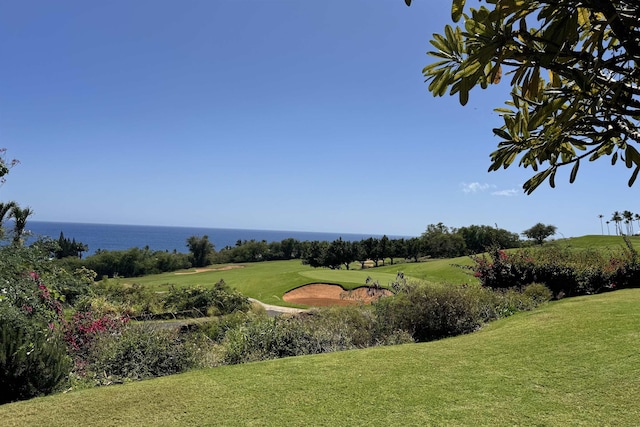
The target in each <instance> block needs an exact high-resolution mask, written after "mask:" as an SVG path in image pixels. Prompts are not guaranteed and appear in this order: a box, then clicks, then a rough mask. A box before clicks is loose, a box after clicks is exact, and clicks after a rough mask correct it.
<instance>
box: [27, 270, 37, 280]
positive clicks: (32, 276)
mask: <svg viewBox="0 0 640 427" xmlns="http://www.w3.org/2000/svg"><path fill="white" fill-rule="evenodd" d="M29 276H31V278H32V279H33V280H36V281H37V280H40V276H38V273H36V272H35V271H32V272H31V273H29Z"/></svg>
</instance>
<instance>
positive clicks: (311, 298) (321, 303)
mask: <svg viewBox="0 0 640 427" xmlns="http://www.w3.org/2000/svg"><path fill="white" fill-rule="evenodd" d="M389 295H392V293H391V291H389V290H387V289H379V288H370V287H360V288H356V289H353V290H351V291H346V290H344V288H343V287H342V286H340V285H328V284H325V283H313V284H311V285H305V286H301V287H299V288H297V289H294V290H292V291H289V292H287V293H286V294H284V295H283V297H282V299H284V300H285V301H287V302H290V303H293V304H302V305H309V306H312V307H325V306H330V305H353V304H369V303H371V301H375V300H377V299H378V298H380V297H381V296H389Z"/></svg>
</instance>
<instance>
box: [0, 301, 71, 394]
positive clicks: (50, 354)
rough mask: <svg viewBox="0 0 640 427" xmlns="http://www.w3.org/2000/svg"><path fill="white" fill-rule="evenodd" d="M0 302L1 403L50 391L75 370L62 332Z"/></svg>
mask: <svg viewBox="0 0 640 427" xmlns="http://www.w3.org/2000/svg"><path fill="white" fill-rule="evenodd" d="M30 314H31V313H28V312H24V311H23V310H22V309H18V308H16V307H12V306H9V305H8V304H2V303H0V384H2V387H0V404H3V403H7V402H12V401H16V400H23V399H30V398H32V397H36V396H41V395H45V394H49V393H51V392H53V391H55V390H56V389H57V388H58V387H59V386H60V384H61V383H62V382H63V381H64V380H65V379H66V377H67V376H68V374H69V372H70V370H71V359H70V358H69V357H68V355H67V352H66V347H65V345H64V342H63V341H62V340H61V339H60V336H59V334H58V333H56V332H55V331H53V330H52V329H49V328H47V327H43V325H42V324H41V323H40V322H34V321H33V319H31V318H30Z"/></svg>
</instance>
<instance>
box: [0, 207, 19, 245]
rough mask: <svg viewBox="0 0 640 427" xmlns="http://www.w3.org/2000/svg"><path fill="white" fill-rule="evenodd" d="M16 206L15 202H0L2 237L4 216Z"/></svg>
mask: <svg viewBox="0 0 640 427" xmlns="http://www.w3.org/2000/svg"><path fill="white" fill-rule="evenodd" d="M15 206H16V202H7V203H0V238H3V237H4V229H3V228H2V223H3V222H4V217H5V216H7V214H8V213H9V212H10V211H11V209H13V208H14V207H15Z"/></svg>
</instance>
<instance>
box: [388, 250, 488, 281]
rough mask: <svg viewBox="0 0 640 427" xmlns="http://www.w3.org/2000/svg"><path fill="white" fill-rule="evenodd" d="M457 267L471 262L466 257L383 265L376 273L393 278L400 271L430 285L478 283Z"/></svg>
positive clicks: (465, 271)
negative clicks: (384, 273)
mask: <svg viewBox="0 0 640 427" xmlns="http://www.w3.org/2000/svg"><path fill="white" fill-rule="evenodd" d="M458 265H473V261H472V260H471V258H469V257H467V256H464V257H458V258H449V259H431V260H428V261H424V262H407V263H401V264H394V265H385V266H384V267H378V268H377V269H376V271H380V272H387V273H391V274H393V276H394V277H395V275H396V274H397V273H398V272H399V271H402V272H403V273H404V274H405V276H408V277H412V278H415V279H421V280H426V281H428V282H432V283H448V284H462V283H467V284H469V283H478V280H477V279H475V278H474V277H473V275H472V274H470V272H469V270H465V269H463V268H460V267H457V266H458Z"/></svg>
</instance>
